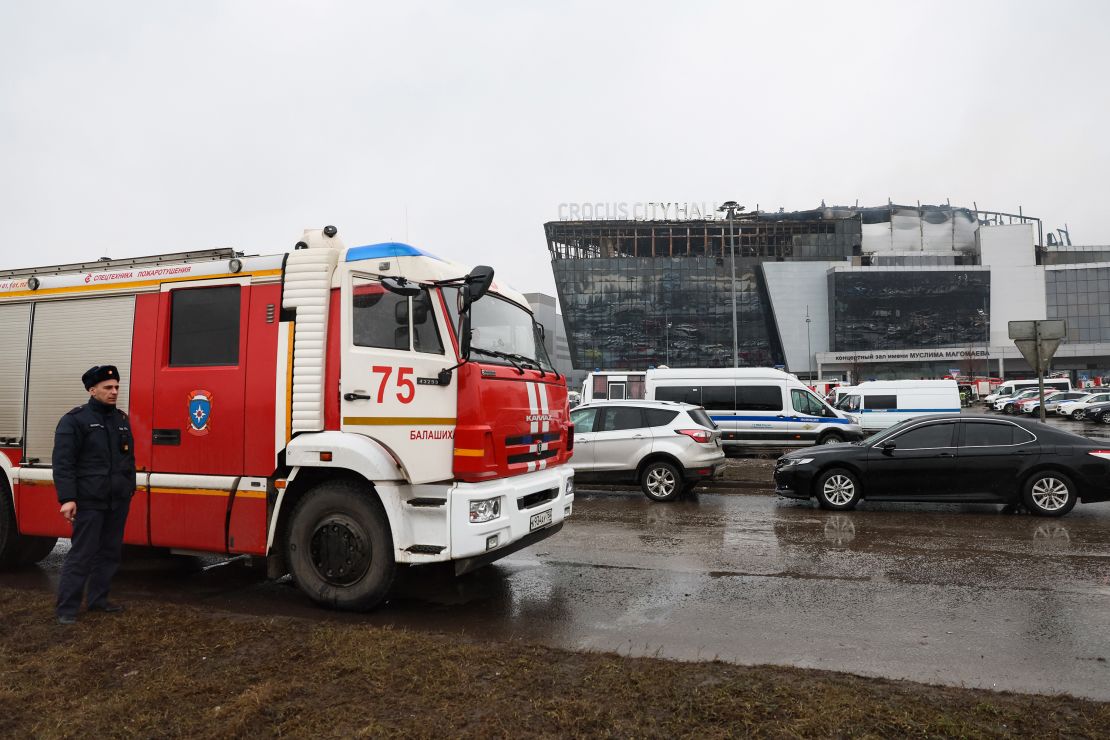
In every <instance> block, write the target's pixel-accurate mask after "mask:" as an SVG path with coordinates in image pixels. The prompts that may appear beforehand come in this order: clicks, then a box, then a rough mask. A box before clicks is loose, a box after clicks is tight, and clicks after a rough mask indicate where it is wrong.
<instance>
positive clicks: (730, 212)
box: [717, 200, 744, 367]
mask: <svg viewBox="0 0 1110 740" xmlns="http://www.w3.org/2000/svg"><path fill="white" fill-rule="evenodd" d="M717 210H718V211H723V212H725V213H726V215H727V217H728V242H729V253H730V255H731V274H732V366H733V367H740V344H739V341H738V340H737V334H736V232H735V220H736V213H737V212H738V211H742V210H744V206H742V205H740V204H739V203H737V202H736V201H734V200H726V201H725V202H724V203H722V204H721V205H720V206H719V207H718V208H717Z"/></svg>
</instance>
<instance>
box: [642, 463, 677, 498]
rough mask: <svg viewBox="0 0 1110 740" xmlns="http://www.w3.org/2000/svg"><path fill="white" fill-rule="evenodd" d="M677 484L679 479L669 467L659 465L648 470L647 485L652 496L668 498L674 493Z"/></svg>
mask: <svg viewBox="0 0 1110 740" xmlns="http://www.w3.org/2000/svg"><path fill="white" fill-rule="evenodd" d="M677 486H678V479H677V478H675V477H674V474H673V473H671V471H670V470H669V469H667V468H664V467H662V466H659V467H653V468H652V469H651V470H649V471H648V475H647V487H648V490H649V491H650V492H651V495H652V496H655V497H657V498H667V497H668V496H670V495H671V494H672V493H674V490H675V488H676V487H677Z"/></svg>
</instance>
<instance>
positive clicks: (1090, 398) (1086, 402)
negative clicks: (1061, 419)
mask: <svg viewBox="0 0 1110 740" xmlns="http://www.w3.org/2000/svg"><path fill="white" fill-rule="evenodd" d="M1106 401H1110V391H1102V392H1101V393H1088V394H1087V395H1085V396H1083V398H1077V399H1076V400H1074V401H1065V402H1064V403H1062V404H1060V405H1059V406H1057V407H1056V413H1058V414H1060V415H1062V416H1066V417H1068V418H1069V419H1071V420H1072V421H1082V420H1083V419H1084V417H1086V416H1087V407H1088V406H1093V405H1095V404H1096V403H1105V402H1106Z"/></svg>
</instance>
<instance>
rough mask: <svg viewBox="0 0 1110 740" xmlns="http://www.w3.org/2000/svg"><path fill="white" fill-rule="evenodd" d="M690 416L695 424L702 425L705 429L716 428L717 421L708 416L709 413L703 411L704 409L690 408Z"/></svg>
mask: <svg viewBox="0 0 1110 740" xmlns="http://www.w3.org/2000/svg"><path fill="white" fill-rule="evenodd" d="M690 418H691V419H693V420H694V423H695V424H698V425H699V426H703V427H705V428H706V429H716V428H717V423H716V422H714V421H713V420H712V419H710V418H709V414H707V413H705V409H690Z"/></svg>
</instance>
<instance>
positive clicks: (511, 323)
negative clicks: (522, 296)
mask: <svg viewBox="0 0 1110 740" xmlns="http://www.w3.org/2000/svg"><path fill="white" fill-rule="evenodd" d="M457 293H458V289H457V288H453V287H452V288H444V289H443V294H444V295H443V297H444V298H445V299H446V303H447V309H448V312H449V313H450V315H451V323H452V325H453V326H454V327H455V328H456V329H457V328H458V326H459V314H458V309H457V305H458V303H457V300H456V296H457ZM470 347H471V352H472V353H473V354H477V355H480V356H481V361H482V362H489V363H491V364H495V365H523V366H529V365H531V366H533V367H536V368H539V369H542V370H545V371H552V372H553V371H554V370H555V366H554V365H553V364H552V363H551V359H550V358H549V357H548V355H547V350H546V349H545V348H544V346H543V340H542V339H541V333H540V328H539V325H538V324H537V323H536V322H535V320H534V319H533V318H532V315H531V314H530V313H528V312H527V311H525V310H524V309H523V308H521V307H520V306H518V305H516V304H515V303H512V302H510V301H507V300H505V299H503V298H500V297H498V296H496V295H494V294H493V293H487V294H486V295H485V296H483V297H482V299H481V300H480V301H477V302H476V303H473V304H472V305H471V306H470Z"/></svg>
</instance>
